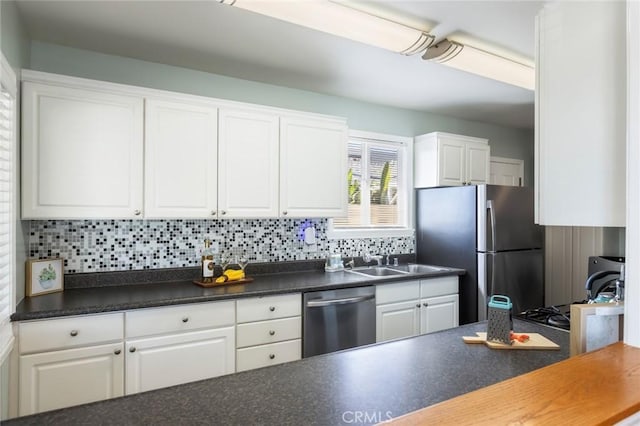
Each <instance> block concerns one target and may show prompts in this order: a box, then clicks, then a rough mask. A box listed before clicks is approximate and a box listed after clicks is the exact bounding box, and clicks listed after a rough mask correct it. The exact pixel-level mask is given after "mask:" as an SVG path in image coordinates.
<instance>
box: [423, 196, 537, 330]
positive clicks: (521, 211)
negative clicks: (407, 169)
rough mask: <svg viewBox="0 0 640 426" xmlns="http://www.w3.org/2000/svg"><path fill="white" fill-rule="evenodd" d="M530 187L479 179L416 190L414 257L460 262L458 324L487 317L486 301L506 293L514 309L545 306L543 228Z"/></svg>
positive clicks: (428, 261)
mask: <svg viewBox="0 0 640 426" xmlns="http://www.w3.org/2000/svg"><path fill="white" fill-rule="evenodd" d="M533 215H534V212H533V189H532V188H527V187H514V186H501V185H478V186H459V187H439V188H424V189H417V190H416V255H417V261H418V263H425V264H433V265H443V266H452V267H457V268H463V269H465V270H466V271H467V273H466V274H465V275H463V276H461V277H460V289H459V298H460V311H459V312H460V324H466V323H470V322H475V321H482V320H485V319H486V315H487V301H488V298H489V297H490V296H492V295H494V294H501V295H506V296H508V297H509V298H510V299H511V301H512V303H513V312H514V313H517V312H521V311H524V310H526V309H530V308H539V307H541V306H544V251H543V244H544V233H543V228H542V227H541V226H538V225H536V224H534V216H533Z"/></svg>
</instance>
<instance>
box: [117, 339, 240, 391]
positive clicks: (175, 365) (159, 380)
mask: <svg viewBox="0 0 640 426" xmlns="http://www.w3.org/2000/svg"><path fill="white" fill-rule="evenodd" d="M125 346H126V354H127V367H126V377H127V379H126V393H127V394H132V393H136V392H144V391H148V390H151V389H158V388H163V387H167V386H173V385H178V384H181V383H187V382H193V381H196V380H203V379H208V378H211V377H216V376H221V375H223V374H229V373H233V372H234V371H235V331H234V327H225V328H217V329H213V330H204V331H194V332H189V333H180V334H173V335H170V336H159V337H152V338H147V339H135V340H130V341H127V342H126V344H125Z"/></svg>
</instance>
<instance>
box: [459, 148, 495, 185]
mask: <svg viewBox="0 0 640 426" xmlns="http://www.w3.org/2000/svg"><path fill="white" fill-rule="evenodd" d="M489 150H490V148H489V145H486V144H482V143H472V142H467V143H466V144H465V163H466V171H465V174H466V180H465V182H466V183H467V185H482V184H483V183H489V164H490V162H489V157H490V154H489Z"/></svg>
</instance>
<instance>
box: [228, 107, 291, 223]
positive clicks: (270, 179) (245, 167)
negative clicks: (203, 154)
mask: <svg viewBox="0 0 640 426" xmlns="http://www.w3.org/2000/svg"><path fill="white" fill-rule="evenodd" d="M278 123H279V119H278V116H276V115H274V114H268V113H261V112H255V111H242V110H225V109H222V110H220V128H219V151H218V154H219V168H218V171H219V172H218V191H219V192H218V209H219V212H220V216H221V217H277V216H278V185H279V182H278V176H279V173H278V172H279V170H278V164H279V159H278V156H279V153H278V147H279V134H278V132H279V129H278Z"/></svg>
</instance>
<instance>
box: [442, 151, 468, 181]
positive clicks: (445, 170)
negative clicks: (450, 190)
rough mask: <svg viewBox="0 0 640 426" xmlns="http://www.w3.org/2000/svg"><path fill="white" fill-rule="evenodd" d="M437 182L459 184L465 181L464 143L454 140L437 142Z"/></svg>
mask: <svg viewBox="0 0 640 426" xmlns="http://www.w3.org/2000/svg"><path fill="white" fill-rule="evenodd" d="M438 153H439V155H438V182H439V184H440V185H442V186H460V185H462V184H463V182H464V181H465V172H466V171H465V145H464V143H460V142H455V141H450V140H447V141H439V142H438Z"/></svg>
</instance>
